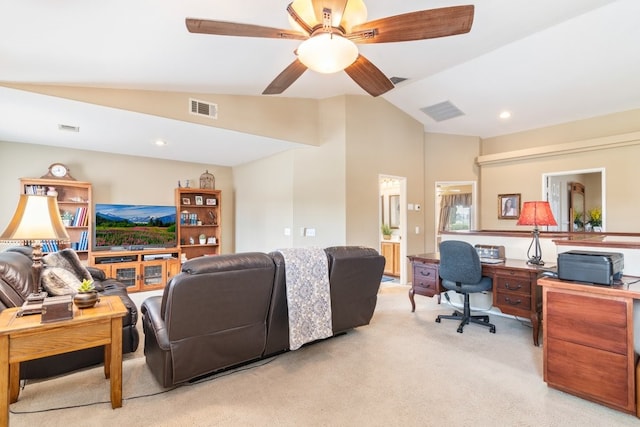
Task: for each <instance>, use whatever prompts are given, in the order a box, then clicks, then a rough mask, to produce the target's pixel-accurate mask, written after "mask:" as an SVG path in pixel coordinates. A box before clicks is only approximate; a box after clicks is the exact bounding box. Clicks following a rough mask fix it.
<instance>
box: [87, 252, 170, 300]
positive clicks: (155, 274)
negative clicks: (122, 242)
mask: <svg viewBox="0 0 640 427" xmlns="http://www.w3.org/2000/svg"><path fill="white" fill-rule="evenodd" d="M89 265H91V266H93V267H96V268H99V269H100V270H102V271H104V273H105V274H106V275H107V277H110V278H114V279H116V280H118V281H119V282H121V283H123V284H124V285H126V286H127V290H128V291H129V292H138V291H148V290H153V289H162V288H163V287H164V286H165V285H166V284H167V282H168V281H169V280H170V279H171V278H172V277H173V276H175V275H176V274H178V273H179V272H180V249H178V248H156V249H142V250H124V251H113V250H111V251H104V252H92V253H91V255H90V257H89Z"/></svg>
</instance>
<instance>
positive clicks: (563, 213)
mask: <svg viewBox="0 0 640 427" xmlns="http://www.w3.org/2000/svg"><path fill="white" fill-rule="evenodd" d="M576 183H578V184H580V185H581V186H582V189H583V190H582V192H583V196H582V197H583V208H582V212H580V210H576V209H573V208H572V206H571V197H570V196H571V187H572V184H576ZM605 188H606V186H605V169H604V168H595V169H581V170H573V171H563V172H551V173H544V174H542V200H547V201H548V202H549V205H550V206H551V211H552V212H553V216H554V217H555V219H556V222H557V223H558V225H557V226H550V227H548V231H572V230H573V229H574V227H579V225H576V223H578V224H579V223H580V222H582V223H583V224H586V223H587V221H588V220H589V215H588V211H589V210H591V209H593V208H599V209H600V210H601V213H602V224H601V229H602V231H604V230H605V218H606V194H605ZM576 217H581V218H582V220H581V221H580V222H578V221H576V220H577V218H576Z"/></svg>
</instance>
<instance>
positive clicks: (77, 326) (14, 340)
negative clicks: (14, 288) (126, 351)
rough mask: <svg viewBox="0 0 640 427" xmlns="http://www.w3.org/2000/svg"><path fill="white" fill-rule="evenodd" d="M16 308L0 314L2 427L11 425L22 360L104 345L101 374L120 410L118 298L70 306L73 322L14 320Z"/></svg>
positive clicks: (113, 404)
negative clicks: (10, 419)
mask: <svg viewBox="0 0 640 427" xmlns="http://www.w3.org/2000/svg"><path fill="white" fill-rule="evenodd" d="M18 311H19V308H17V307H16V308H9V309H6V310H4V311H2V313H0V426H6V425H8V424H9V404H11V403H14V402H16V401H17V400H18V395H19V393H20V362H23V361H26V360H32V359H38V358H41V357H46V356H52V355H54V354H61V353H68V352H71V351H75V350H82V349H85V348H91V347H98V346H101V345H104V362H105V363H104V375H105V378H109V379H110V385H111V407H113V408H114V409H115V408H119V407H121V406H122V317H123V316H124V315H125V314H126V313H127V309H126V307H125V306H124V304H123V303H122V300H121V299H120V297H118V296H101V297H100V301H99V302H98V304H96V306H95V307H93V308H87V309H84V310H80V309H78V308H76V307H75V306H74V308H73V319H70V320H62V321H59V322H53V323H40V315H39V314H36V315H29V316H23V317H18Z"/></svg>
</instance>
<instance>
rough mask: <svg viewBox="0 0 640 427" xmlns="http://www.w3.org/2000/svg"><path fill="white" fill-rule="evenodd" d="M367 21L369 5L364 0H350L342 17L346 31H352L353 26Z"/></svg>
mask: <svg viewBox="0 0 640 427" xmlns="http://www.w3.org/2000/svg"><path fill="white" fill-rule="evenodd" d="M338 22H340V21H338ZM365 22H367V6H365V5H364V2H363V1H362V0H349V1H348V2H347V6H346V7H345V10H344V17H343V18H342V25H343V26H344V29H345V31H346V32H347V33H350V32H351V28H352V27H355V26H356V25H360V24H364V23H365Z"/></svg>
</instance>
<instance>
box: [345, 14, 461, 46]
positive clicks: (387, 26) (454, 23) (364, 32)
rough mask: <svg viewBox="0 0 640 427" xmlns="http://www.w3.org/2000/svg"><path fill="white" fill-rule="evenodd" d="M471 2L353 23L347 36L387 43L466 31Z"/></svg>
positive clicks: (355, 40) (363, 41) (353, 38)
mask: <svg viewBox="0 0 640 427" xmlns="http://www.w3.org/2000/svg"><path fill="white" fill-rule="evenodd" d="M473 11H474V7H473V5H467V6H453V7H443V8H439V9H430V10H422V11H418V12H410V13H405V14H402V15H396V16H389V17H387V18H382V19H376V20H375V21H369V22H365V23H364V24H361V25H356V26H355V27H353V30H352V32H351V33H350V34H348V35H347V38H349V39H351V40H353V41H354V42H356V43H389V42H405V41H411V40H424V39H433V38H437V37H446V36H453V35H456V34H464V33H468V32H469V31H470V30H471V24H473Z"/></svg>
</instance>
